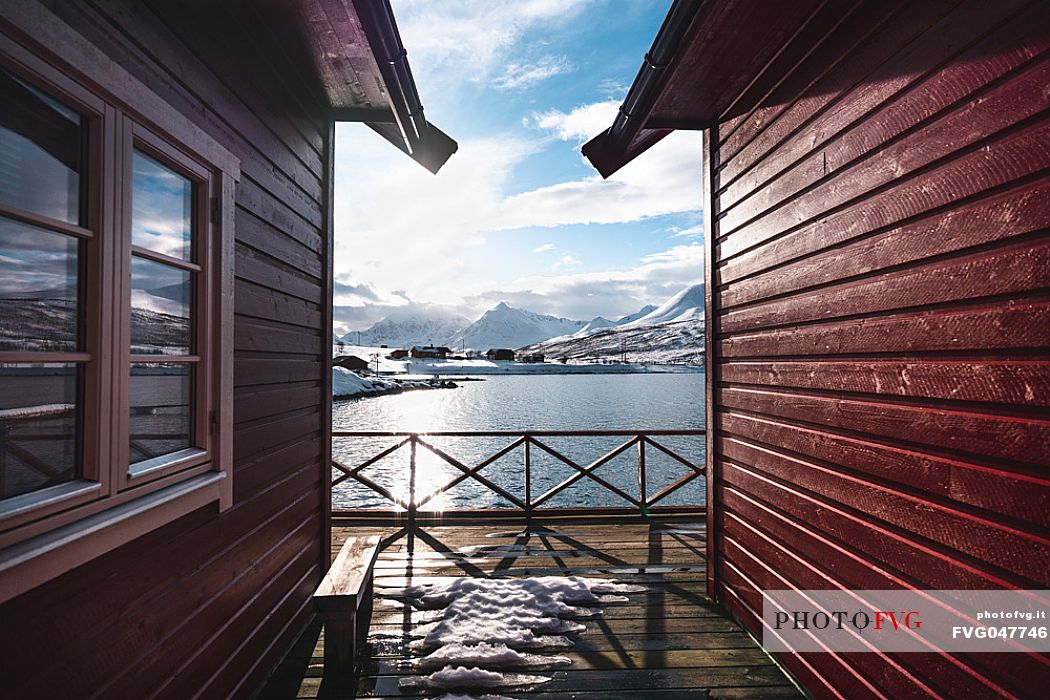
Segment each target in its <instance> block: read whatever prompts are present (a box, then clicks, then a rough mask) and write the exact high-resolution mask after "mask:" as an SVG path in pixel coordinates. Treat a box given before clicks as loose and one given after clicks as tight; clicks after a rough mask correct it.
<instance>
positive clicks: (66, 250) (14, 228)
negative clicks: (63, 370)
mask: <svg viewBox="0 0 1050 700" xmlns="http://www.w3.org/2000/svg"><path fill="white" fill-rule="evenodd" d="M79 246H80V244H79V242H78V241H77V240H76V239H74V238H71V237H70V236H64V235H62V234H59V233H51V232H50V231H45V230H44V229H40V228H36V227H34V226H27V225H25V224H21V223H18V222H16V221H11V220H10V219H4V218H3V217H0V351H13V352H40V351H43V352H75V351H76V349H77V324H78V317H79V314H78V313H77V296H78V295H77V269H78V260H77V258H78V250H79Z"/></svg>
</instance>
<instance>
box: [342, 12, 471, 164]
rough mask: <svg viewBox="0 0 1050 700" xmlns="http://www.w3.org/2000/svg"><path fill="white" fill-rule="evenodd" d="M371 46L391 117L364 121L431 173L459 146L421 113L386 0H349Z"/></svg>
mask: <svg viewBox="0 0 1050 700" xmlns="http://www.w3.org/2000/svg"><path fill="white" fill-rule="evenodd" d="M352 2H353V5H354V9H355V10H356V12H357V16H358V17H359V18H360V19H361V24H362V26H363V28H364V31H365V35H366V36H367V37H368V42H369V44H370V45H371V47H372V52H373V54H374V56H375V59H376V63H378V65H379V72H380V74H381V75H382V77H383V82H384V84H385V86H386V90H387V96H388V98H389V100H390V107H391V110H392V111H393V117H394V119H393V121H388V120H383V121H374V122H365V123H366V124H368V126H369V127H370V128H371V129H372V130H373V131H375V132H376V133H378V134H379V135H380V136H382V137H383V138H385V139H387V140H388V141H390V142H391V143H393V144H394V145H395V146H397V147H398V148H400V149H401V150H402V151H404V152H405V153H407V154H408V155H409V156H411V157H412V158H413V159H414V160H415V161H417V162H418V163H420V164H421V165H422V166H423V167H425V168H426V169H427V170H429V171H430V172H432V173H436V172H437V171H438V170H440V169H441V166H442V165H444V164H445V162H446V161H447V160H448V159H449V157H451V156H452V154H453V153H455V152H456V150H457V149H458V148H459V145H458V144H457V143H456V142H455V141H454V140H453V139H451V138H450V137H449V136H448V135H447V134H445V133H444V132H443V131H441V130H440V129H438V128H437V127H436V126H434V125H433V124H431V123H430V122H428V121H427V120H426V118H425V117H424V116H423V105H422V104H421V103H420V101H419V92H418V91H417V90H416V83H415V80H414V79H413V78H412V69H411V68H410V67H409V65H408V52H407V51H405V47H404V45H403V44H402V43H401V34H400V33H399V32H398V30H397V23H396V22H395V21H394V12H393V10H392V9H391V7H390V2H389V0H352Z"/></svg>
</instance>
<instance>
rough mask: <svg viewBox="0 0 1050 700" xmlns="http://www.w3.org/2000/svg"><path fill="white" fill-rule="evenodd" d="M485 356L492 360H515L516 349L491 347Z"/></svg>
mask: <svg viewBox="0 0 1050 700" xmlns="http://www.w3.org/2000/svg"><path fill="white" fill-rule="evenodd" d="M485 357H487V358H488V359H490V360H513V359H514V351H513V350H508V349H507V348H491V349H490V350H489V351H488V352H486V353H485Z"/></svg>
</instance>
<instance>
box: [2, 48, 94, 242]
mask: <svg viewBox="0 0 1050 700" xmlns="http://www.w3.org/2000/svg"><path fill="white" fill-rule="evenodd" d="M82 143H83V140H82V138H81V117H80V115H78V114H77V113H76V112H74V111H73V110H71V109H69V108H68V107H66V106H65V105H63V104H61V103H59V102H57V101H55V100H54V99H52V98H50V97H48V96H47V95H45V94H44V93H42V92H40V91H38V90H36V89H35V88H33V87H30V86H29V85H27V84H26V83H24V82H22V81H21V80H19V79H18V78H16V77H14V76H13V75H11V74H10V73H8V72H7V71H4V70H2V69H0V203H3V204H9V205H11V206H14V207H18V208H19V209H25V210H27V211H31V212H34V213H37V214H42V215H44V216H48V217H51V218H52V219H58V220H61V221H66V222H68V223H71V224H78V223H80V171H81V167H82V166H81V158H82V150H83V149H82Z"/></svg>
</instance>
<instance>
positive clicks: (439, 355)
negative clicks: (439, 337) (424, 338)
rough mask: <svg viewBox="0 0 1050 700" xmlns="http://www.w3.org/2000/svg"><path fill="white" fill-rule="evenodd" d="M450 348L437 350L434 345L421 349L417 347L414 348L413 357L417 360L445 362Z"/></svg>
mask: <svg viewBox="0 0 1050 700" xmlns="http://www.w3.org/2000/svg"><path fill="white" fill-rule="evenodd" d="M448 353H449V349H448V348H443V347H442V348H435V347H434V346H433V345H427V346H426V347H420V346H418V345H416V346H415V347H413V348H412V351H411V353H410V354H411V355H412V357H416V358H429V359H439V360H444V359H445V358H446V357H448Z"/></svg>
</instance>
